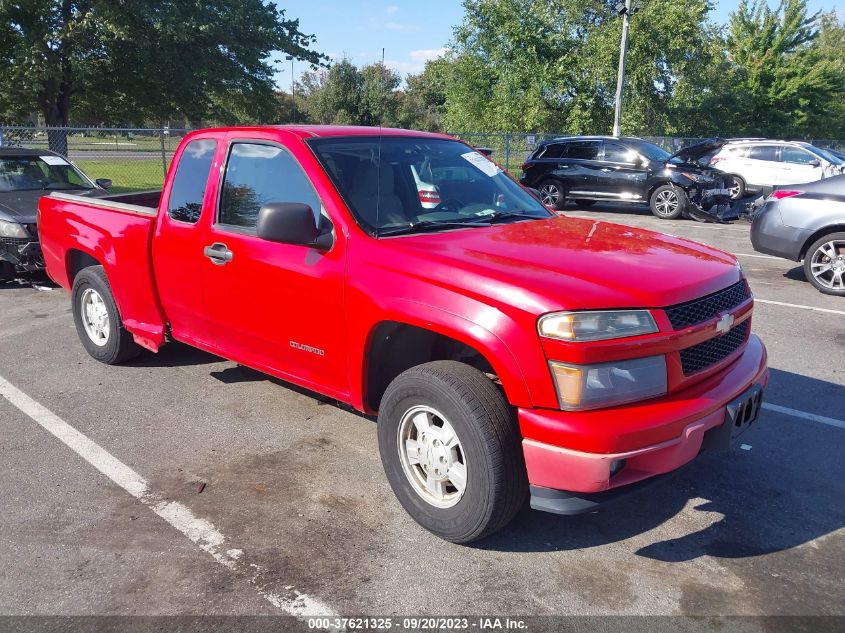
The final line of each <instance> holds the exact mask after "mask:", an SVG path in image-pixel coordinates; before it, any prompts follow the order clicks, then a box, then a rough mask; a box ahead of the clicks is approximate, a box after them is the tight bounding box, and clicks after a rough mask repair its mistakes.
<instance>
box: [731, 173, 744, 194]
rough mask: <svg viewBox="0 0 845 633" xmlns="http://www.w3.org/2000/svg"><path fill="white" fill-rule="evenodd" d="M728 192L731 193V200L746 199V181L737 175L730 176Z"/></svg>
mask: <svg viewBox="0 0 845 633" xmlns="http://www.w3.org/2000/svg"><path fill="white" fill-rule="evenodd" d="M728 184H729V187H728V190H729V191H730V192H731V200H742V199H743V198H744V197H745V180H743V179H742V177H741V176H737V175H736V174H734V175H731V176H728Z"/></svg>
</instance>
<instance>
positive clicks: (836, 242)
mask: <svg viewBox="0 0 845 633" xmlns="http://www.w3.org/2000/svg"><path fill="white" fill-rule="evenodd" d="M828 243H833V248H834V250H835V252H836V255H837V256H838V257H842V258H843V259H837V258H834V259H833V261H832V262H831V258H830V257H829V256H828V254H826V253H825V252H823V251H820V250H819V249H821V248H822V247H823V246H825V245H826V244H828ZM828 253H830V251H829V250H828ZM814 263H822V264H826V263H833V264H835V265H836V266H837V268H839V267H841V266H842V265H843V264H845V233H841V232H840V233H828V234H827V235H822V236H821V237H820V238H819V239H817V240H816V241H815V242H813V243H812V244H810V248H808V249H807V254H806V255H805V256H804V276H805V277H807V281H809V282H810V283H811V284H813V286H815V288H816V290H818V291H819V292H823V293H824V294H826V295H833V296H835V297H845V288H840V287H830V286H825V285H824V284H823V283H822V280H820V279H818V278H817V277H816V276H815V275H814V274H813V268H812V267H813V264H814ZM840 270H841V268H840ZM833 274H834V273H833V271H831V274H830V275H828V274H827V273H822V277H823V278H824V280H825V281H827V282H832V281H833V279H835V278H834V277H833ZM838 278H839V279H840V280H842V281H840V282H838V283H839V284H841V283H845V271H843V272H841V273H840V276H839V277H838Z"/></svg>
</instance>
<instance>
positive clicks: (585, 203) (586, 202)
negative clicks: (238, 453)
mask: <svg viewBox="0 0 845 633" xmlns="http://www.w3.org/2000/svg"><path fill="white" fill-rule="evenodd" d="M596 202H598V201H597V200H584V199H583V198H576V199H575V204H577V205H578V206H579V207H591V206H593V205H594V204H595V203H596Z"/></svg>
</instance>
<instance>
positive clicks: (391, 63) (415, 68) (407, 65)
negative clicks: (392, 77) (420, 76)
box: [384, 59, 425, 73]
mask: <svg viewBox="0 0 845 633" xmlns="http://www.w3.org/2000/svg"><path fill="white" fill-rule="evenodd" d="M384 65H385V66H387V67H388V68H390V69H391V70H395V71H397V72H400V73H418V72H422V70H423V69H424V68H425V65H424V64H422V63H420V62H402V61H397V60H395V59H386V60H385V61H384Z"/></svg>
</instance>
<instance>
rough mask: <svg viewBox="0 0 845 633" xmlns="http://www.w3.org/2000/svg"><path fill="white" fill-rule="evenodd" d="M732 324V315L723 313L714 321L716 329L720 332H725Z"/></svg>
mask: <svg viewBox="0 0 845 633" xmlns="http://www.w3.org/2000/svg"><path fill="white" fill-rule="evenodd" d="M733 324H734V315H732V314H723V315H722V318H721V319H719V320H718V321H716V331H717V332H719V333H720V334H727V333H728V332H729V331H730V329H731V326H732V325H733Z"/></svg>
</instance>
